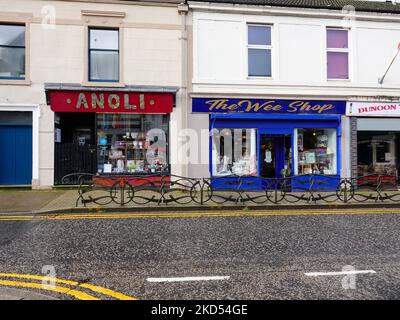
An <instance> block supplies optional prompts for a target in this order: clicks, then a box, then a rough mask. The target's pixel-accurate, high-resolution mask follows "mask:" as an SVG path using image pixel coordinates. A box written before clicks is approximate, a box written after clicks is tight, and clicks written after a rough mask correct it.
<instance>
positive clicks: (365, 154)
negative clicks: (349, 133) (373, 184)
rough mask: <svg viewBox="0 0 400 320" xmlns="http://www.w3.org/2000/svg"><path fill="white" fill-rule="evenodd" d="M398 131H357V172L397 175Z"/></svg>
mask: <svg viewBox="0 0 400 320" xmlns="http://www.w3.org/2000/svg"><path fill="white" fill-rule="evenodd" d="M399 143H400V133H399V132H390V131H359V132H358V133H357V159H358V160H357V174H358V176H365V175H370V174H379V175H390V176H397V175H398V170H399V161H398V157H397V156H396V155H397V150H399Z"/></svg>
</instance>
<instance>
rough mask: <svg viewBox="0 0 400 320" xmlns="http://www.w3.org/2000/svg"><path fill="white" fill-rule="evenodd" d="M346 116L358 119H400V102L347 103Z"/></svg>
mask: <svg viewBox="0 0 400 320" xmlns="http://www.w3.org/2000/svg"><path fill="white" fill-rule="evenodd" d="M346 115H348V116H356V117H399V116H400V102H358V101H357V102H350V101H349V102H347V106H346Z"/></svg>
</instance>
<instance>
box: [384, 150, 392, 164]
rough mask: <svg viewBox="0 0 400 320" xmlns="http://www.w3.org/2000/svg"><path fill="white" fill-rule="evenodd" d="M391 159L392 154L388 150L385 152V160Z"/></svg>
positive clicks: (389, 160)
mask: <svg viewBox="0 0 400 320" xmlns="http://www.w3.org/2000/svg"><path fill="white" fill-rule="evenodd" d="M391 161H392V154H391V153H390V152H386V153H385V162H391Z"/></svg>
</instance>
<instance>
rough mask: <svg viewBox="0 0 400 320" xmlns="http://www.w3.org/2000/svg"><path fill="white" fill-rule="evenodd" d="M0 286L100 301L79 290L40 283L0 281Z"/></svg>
mask: <svg viewBox="0 0 400 320" xmlns="http://www.w3.org/2000/svg"><path fill="white" fill-rule="evenodd" d="M0 285H3V286H9V287H19V288H30V289H40V290H48V291H53V292H57V293H62V294H66V295H70V296H73V297H74V298H77V299H79V300H100V299H99V298H96V297H94V296H91V295H90V294H87V293H85V292H82V291H79V290H73V289H70V288H66V287H60V286H45V285H43V284H41V283H31V282H22V281H13V280H0Z"/></svg>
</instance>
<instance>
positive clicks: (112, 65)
mask: <svg viewBox="0 0 400 320" xmlns="http://www.w3.org/2000/svg"><path fill="white" fill-rule="evenodd" d="M89 81H104V82H118V81H119V31H118V30H116V29H97V28H91V29H89Z"/></svg>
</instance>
